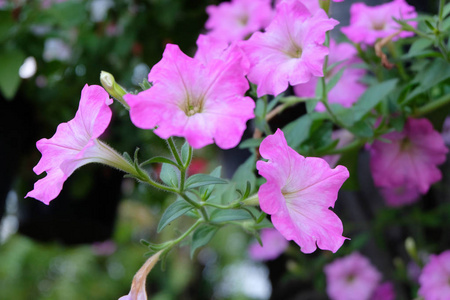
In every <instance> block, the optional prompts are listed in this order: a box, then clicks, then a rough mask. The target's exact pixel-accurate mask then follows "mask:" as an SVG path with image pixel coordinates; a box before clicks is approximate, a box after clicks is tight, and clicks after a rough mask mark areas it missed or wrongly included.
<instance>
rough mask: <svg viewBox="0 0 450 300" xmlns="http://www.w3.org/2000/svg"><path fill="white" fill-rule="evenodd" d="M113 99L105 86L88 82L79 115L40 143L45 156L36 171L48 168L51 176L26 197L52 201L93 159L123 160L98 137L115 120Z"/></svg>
mask: <svg viewBox="0 0 450 300" xmlns="http://www.w3.org/2000/svg"><path fill="white" fill-rule="evenodd" d="M111 103H112V99H110V98H109V95H108V93H107V92H106V91H105V90H104V89H103V88H102V87H100V86H98V85H91V86H88V85H85V86H84V88H83V91H82V92H81V100H80V106H79V108H78V111H77V113H76V115H75V118H73V119H72V120H70V121H69V122H67V123H61V124H59V126H58V128H57V129H56V133H55V134H54V135H53V137H52V138H50V139H45V138H44V139H41V140H39V141H38V142H37V143H36V146H37V148H38V149H39V151H40V152H41V153H42V157H41V160H40V161H39V163H38V164H37V165H36V166H35V167H34V168H33V171H34V172H35V173H36V174H38V175H39V174H41V173H42V172H44V171H45V172H47V176H46V177H44V178H42V179H40V180H38V181H37V182H36V183H35V185H34V189H33V190H32V191H30V192H29V193H28V194H27V195H26V197H33V198H36V199H38V200H40V201H42V202H43V203H45V204H49V203H50V201H51V200H53V199H55V198H56V196H58V194H59V193H60V192H61V189H62V186H63V184H64V181H66V179H67V178H68V177H69V176H70V175H71V174H72V173H73V172H74V171H75V170H76V169H77V168H79V167H81V166H83V165H85V164H87V163H91V162H100V163H105V164H108V165H111V164H113V165H115V164H116V163H114V162H115V161H117V160H118V159H119V160H120V156H119V155H118V154H117V153H116V152H115V151H114V150H112V149H111V148H109V147H108V146H107V145H105V144H104V143H102V142H100V141H98V140H97V138H98V137H99V136H100V135H101V134H102V133H103V132H104V131H105V129H106V128H107V127H108V125H109V122H110V121H111V116H112V112H111V109H110V108H109V106H108V105H110V104H111Z"/></svg>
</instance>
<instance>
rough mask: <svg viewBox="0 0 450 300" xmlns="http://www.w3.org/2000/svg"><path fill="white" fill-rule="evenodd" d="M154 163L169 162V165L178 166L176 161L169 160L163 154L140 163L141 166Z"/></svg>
mask: <svg viewBox="0 0 450 300" xmlns="http://www.w3.org/2000/svg"><path fill="white" fill-rule="evenodd" d="M154 163H161V164H170V165H174V166H178V165H177V163H176V162H174V161H173V160H170V159H168V158H166V157H163V156H155V157H152V158H150V159H148V160H146V161H144V162H143V163H141V167H142V166H145V165H148V164H154Z"/></svg>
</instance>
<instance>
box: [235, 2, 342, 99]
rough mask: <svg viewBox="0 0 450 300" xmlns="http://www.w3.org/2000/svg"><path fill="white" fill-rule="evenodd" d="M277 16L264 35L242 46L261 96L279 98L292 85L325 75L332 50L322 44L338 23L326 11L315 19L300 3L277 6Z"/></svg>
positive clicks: (282, 3) (259, 35)
mask: <svg viewBox="0 0 450 300" xmlns="http://www.w3.org/2000/svg"><path fill="white" fill-rule="evenodd" d="M276 8H277V13H276V15H275V17H274V19H273V20H272V22H271V23H270V24H269V26H268V27H267V28H266V30H265V32H264V33H261V32H256V33H254V34H253V35H252V37H251V38H250V39H249V40H248V41H244V42H242V43H241V44H240V45H241V47H242V49H243V50H244V52H245V53H246V54H247V56H248V59H249V61H250V71H249V74H248V78H249V80H250V81H251V82H253V83H255V84H257V85H258V88H257V94H258V96H262V95H265V94H271V95H278V94H279V93H281V92H283V91H284V90H286V88H287V87H288V86H289V84H291V85H296V84H300V83H305V82H308V81H309V80H310V79H311V77H312V76H323V70H322V66H323V62H324V58H325V56H326V55H327V54H328V49H327V48H326V47H324V46H322V45H321V44H322V43H323V42H324V40H325V32H326V31H328V30H331V29H333V28H334V26H335V25H336V24H337V23H338V22H337V21H335V20H333V19H329V18H328V16H327V15H326V14H325V12H323V11H322V10H320V11H318V12H316V13H315V14H314V15H313V16H311V14H310V12H309V11H308V9H307V8H306V7H305V6H304V5H303V4H302V3H301V2H300V1H297V0H284V1H281V2H280V3H278V4H277V7H276Z"/></svg>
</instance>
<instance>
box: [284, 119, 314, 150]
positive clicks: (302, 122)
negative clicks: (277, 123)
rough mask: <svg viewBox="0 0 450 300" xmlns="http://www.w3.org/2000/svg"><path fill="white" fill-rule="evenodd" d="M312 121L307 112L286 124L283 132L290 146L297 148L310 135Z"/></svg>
mask: <svg viewBox="0 0 450 300" xmlns="http://www.w3.org/2000/svg"><path fill="white" fill-rule="evenodd" d="M312 121H313V120H312V119H311V117H310V116H309V115H308V114H307V115H303V116H301V117H300V118H298V119H297V120H295V121H292V122H291V123H289V124H287V125H286V126H284V128H283V132H284V136H285V137H286V141H287V143H288V145H289V146H291V147H292V148H297V147H298V146H300V145H301V143H303V141H305V140H306V139H307V138H308V137H309V131H310V129H311V124H312Z"/></svg>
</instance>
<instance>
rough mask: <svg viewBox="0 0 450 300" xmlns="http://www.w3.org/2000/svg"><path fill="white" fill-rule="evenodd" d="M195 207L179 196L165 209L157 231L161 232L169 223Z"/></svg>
mask: <svg viewBox="0 0 450 300" xmlns="http://www.w3.org/2000/svg"><path fill="white" fill-rule="evenodd" d="M191 209H193V206H192V205H190V204H189V203H187V202H186V201H185V200H183V199H182V198H178V199H177V200H176V201H175V202H174V203H172V204H171V205H169V207H167V209H166V210H165V211H164V213H163V215H162V217H161V219H160V220H159V224H158V229H157V232H158V233H159V232H161V230H163V229H164V227H166V226H167V225H169V224H170V222H172V221H173V220H175V219H177V218H178V217H181V216H182V215H184V214H185V213H187V212H188V211H190V210H191Z"/></svg>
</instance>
